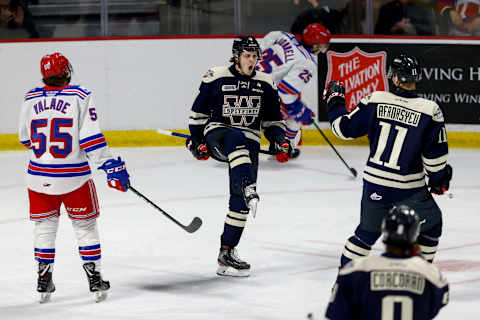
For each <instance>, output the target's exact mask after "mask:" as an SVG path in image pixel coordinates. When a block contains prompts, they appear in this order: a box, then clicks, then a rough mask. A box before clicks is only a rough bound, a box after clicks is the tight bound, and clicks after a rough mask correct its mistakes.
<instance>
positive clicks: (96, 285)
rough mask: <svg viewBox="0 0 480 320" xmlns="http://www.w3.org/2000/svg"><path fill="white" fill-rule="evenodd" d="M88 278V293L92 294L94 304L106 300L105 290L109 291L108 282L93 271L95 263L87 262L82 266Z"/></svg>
mask: <svg viewBox="0 0 480 320" xmlns="http://www.w3.org/2000/svg"><path fill="white" fill-rule="evenodd" d="M83 269H84V270H85V273H86V274H87V277H88V284H89V286H90V292H93V298H94V299H95V302H101V301H103V300H105V299H106V298H107V290H108V289H110V282H109V281H105V280H103V279H102V276H101V275H100V272H98V271H95V263H93V262H88V263H85V264H84V265H83Z"/></svg>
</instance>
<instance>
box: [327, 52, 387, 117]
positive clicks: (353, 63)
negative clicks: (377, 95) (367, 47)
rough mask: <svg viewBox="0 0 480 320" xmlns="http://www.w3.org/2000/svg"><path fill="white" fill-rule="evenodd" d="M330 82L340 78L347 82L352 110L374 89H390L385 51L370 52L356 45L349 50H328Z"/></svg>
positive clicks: (347, 92)
mask: <svg viewBox="0 0 480 320" xmlns="http://www.w3.org/2000/svg"><path fill="white" fill-rule="evenodd" d="M327 60H328V74H327V81H326V82H325V83H326V84H328V83H329V82H330V81H331V80H340V81H343V83H344V84H345V92H346V96H345V100H346V108H347V109H348V110H349V111H351V110H352V109H353V108H354V107H355V106H356V105H357V104H358V103H359V102H360V100H361V99H362V98H363V97H365V96H367V95H369V94H371V93H373V92H374V91H388V81H387V77H386V60H387V53H386V52H385V51H380V52H374V53H368V52H364V51H362V50H360V49H359V48H358V47H355V48H354V49H353V50H351V51H349V52H344V53H343V52H335V51H328V52H327Z"/></svg>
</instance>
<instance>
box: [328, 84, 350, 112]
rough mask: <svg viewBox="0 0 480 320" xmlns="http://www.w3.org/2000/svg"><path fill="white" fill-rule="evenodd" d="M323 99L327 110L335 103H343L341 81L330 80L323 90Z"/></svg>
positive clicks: (343, 94) (343, 90) (343, 93)
mask: <svg viewBox="0 0 480 320" xmlns="http://www.w3.org/2000/svg"><path fill="white" fill-rule="evenodd" d="M323 101H324V102H325V103H326V104H327V108H328V111H330V109H331V108H332V107H333V106H334V105H335V104H338V103H340V104H343V105H345V86H344V84H343V82H341V81H330V82H329V83H328V86H327V88H326V89H325V90H324V91H323Z"/></svg>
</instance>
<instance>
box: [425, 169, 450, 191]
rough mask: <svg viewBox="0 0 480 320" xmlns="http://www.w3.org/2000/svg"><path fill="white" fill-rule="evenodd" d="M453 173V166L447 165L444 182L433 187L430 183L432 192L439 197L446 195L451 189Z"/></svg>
mask: <svg viewBox="0 0 480 320" xmlns="http://www.w3.org/2000/svg"><path fill="white" fill-rule="evenodd" d="M452 173H453V169H452V166H451V165H449V164H447V165H446V166H445V175H444V176H443V178H442V180H441V181H440V185H438V186H432V185H430V183H429V187H430V192H431V193H434V194H438V195H442V194H444V193H445V192H446V191H448V189H449V188H450V180H452Z"/></svg>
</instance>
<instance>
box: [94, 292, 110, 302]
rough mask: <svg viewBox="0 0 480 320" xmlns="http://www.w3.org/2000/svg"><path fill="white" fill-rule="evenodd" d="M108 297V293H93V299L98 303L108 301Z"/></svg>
mask: <svg viewBox="0 0 480 320" xmlns="http://www.w3.org/2000/svg"><path fill="white" fill-rule="evenodd" d="M107 296H108V294H107V291H96V292H94V293H93V298H94V299H95V302H97V303H98V302H102V301H103V300H105V299H107Z"/></svg>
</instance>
